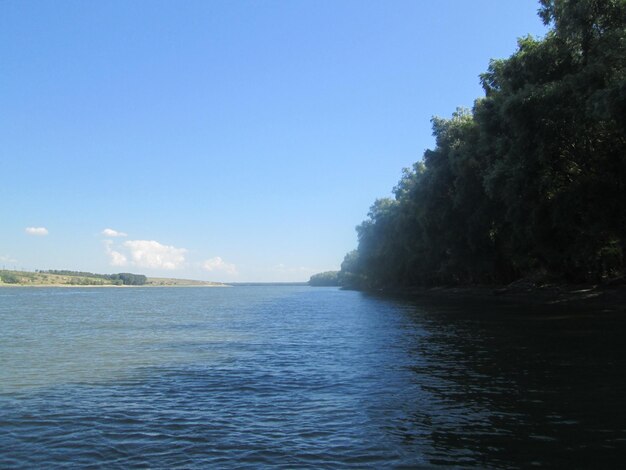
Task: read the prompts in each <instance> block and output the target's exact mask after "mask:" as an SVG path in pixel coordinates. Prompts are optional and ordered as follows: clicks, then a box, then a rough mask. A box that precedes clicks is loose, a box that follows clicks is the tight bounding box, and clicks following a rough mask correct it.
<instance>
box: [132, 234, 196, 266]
mask: <svg viewBox="0 0 626 470" xmlns="http://www.w3.org/2000/svg"><path fill="white" fill-rule="evenodd" d="M124 247H125V248H126V249H127V250H128V251H129V252H130V258H131V260H132V264H133V265H134V266H138V267H141V268H152V269H158V268H160V269H178V268H180V267H182V266H183V264H184V263H185V253H187V250H186V249H185V248H176V247H174V246H168V245H162V244H161V243H159V242H157V241H154V240H129V241H127V242H124Z"/></svg>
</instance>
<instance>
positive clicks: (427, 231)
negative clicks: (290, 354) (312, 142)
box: [339, 0, 626, 288]
mask: <svg viewBox="0 0 626 470" xmlns="http://www.w3.org/2000/svg"><path fill="white" fill-rule="evenodd" d="M539 15H540V17H541V19H542V20H543V21H544V22H545V23H546V24H547V25H550V26H551V29H550V31H549V32H548V33H547V34H546V36H545V37H544V38H542V39H536V38H532V37H524V38H521V39H520V40H519V41H518V49H517V51H516V52H515V53H514V54H513V55H512V56H511V57H509V58H508V59H504V60H492V61H491V63H490V64H489V68H488V70H487V71H486V72H485V73H484V74H482V75H481V77H480V80H481V83H482V85H483V88H484V90H485V96H484V97H482V98H480V99H478V100H477V101H476V102H475V104H474V107H473V109H472V110H462V109H459V110H457V111H456V112H455V113H453V115H452V117H451V118H450V119H442V118H433V120H432V123H433V134H434V136H435V138H436V146H435V148H434V149H432V150H427V151H426V152H425V153H424V157H423V159H422V161H420V162H418V163H416V164H415V165H414V166H413V168H411V169H407V170H405V171H404V173H403V176H402V179H401V180H400V182H399V183H398V185H397V186H396V187H395V188H394V196H395V197H394V199H381V200H378V201H376V202H375V203H374V205H373V206H372V208H371V210H370V212H369V214H368V219H367V220H366V221H364V222H363V223H362V224H361V225H360V226H359V227H357V233H358V239H359V245H358V250H356V251H355V252H352V253H349V254H348V255H346V259H345V260H344V263H343V264H342V270H341V272H340V275H339V278H340V281H341V282H343V283H344V284H346V285H352V286H361V287H374V288H375V287H382V286H387V285H396V286H397V285H417V284H455V283H504V282H509V281H512V280H515V279H517V278H519V277H522V276H526V275H529V274H532V273H536V272H544V273H548V274H550V275H554V276H558V277H561V278H565V279H569V280H576V281H578V280H581V281H582V280H597V279H599V278H602V277H606V276H615V275H619V274H620V273H623V272H624V267H625V258H624V256H625V253H626V210H625V208H624V201H626V150H625V149H626V1H624V0H541V2H540V8H539Z"/></svg>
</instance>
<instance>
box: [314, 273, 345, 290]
mask: <svg viewBox="0 0 626 470" xmlns="http://www.w3.org/2000/svg"><path fill="white" fill-rule="evenodd" d="M338 274H339V271H325V272H323V273H318V274H314V275H313V276H311V278H310V279H309V285H310V286H316V287H321V286H338V285H339V279H338Z"/></svg>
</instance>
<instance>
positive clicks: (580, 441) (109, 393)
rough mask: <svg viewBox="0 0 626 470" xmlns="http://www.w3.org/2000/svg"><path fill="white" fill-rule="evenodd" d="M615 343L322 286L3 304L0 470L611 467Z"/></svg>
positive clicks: (552, 324)
mask: <svg viewBox="0 0 626 470" xmlns="http://www.w3.org/2000/svg"><path fill="white" fill-rule="evenodd" d="M625 330H626V321H625V319H624V318H622V317H621V316H620V315H616V314H611V315H607V314H596V313H593V312H587V313H585V314H581V313H572V312H567V311H555V310H548V311H532V310H531V311H529V310H528V309H520V308H514V307H511V306H501V305H500V306H485V305H484V304H471V303H470V304H468V303H463V304H459V303H448V304H444V303H441V302H439V303H424V302H416V301H410V300H403V299H388V298H377V297H373V296H368V295H364V294H360V293H356V292H344V291H339V290H336V289H333V288H316V289H313V288H308V287H276V286H274V287H237V288H232V289H206V288H186V289H172V288H169V289H168V288H162V289H161V288H154V289H132V288H130V289H63V290H60V289H34V288H33V289H30V288H28V289H27V288H25V289H10V290H9V289H5V290H0V467H2V468H5V467H8V468H19V467H22V468H32V467H33V466H36V467H40V466H46V467H50V466H64V465H67V466H76V465H85V466H90V465H96V466H100V465H101V466H104V467H106V468H115V467H118V468H127V467H129V466H138V467H150V468H207V467H212V466H219V467H224V466H232V467H242V466H244V467H245V466H250V467H259V466H266V465H267V466H283V467H287V468H294V467H297V468H303V467H310V468H319V467H333V468H334V467H337V468H343V467H355V468H362V467H375V468H379V467H394V466H395V467H420V466H425V467H430V466H437V465H443V466H458V467H464V466H467V467H470V466H472V467H480V468H488V467H496V468H497V467H506V468H525V467H528V466H532V465H547V466H552V467H555V466H558V467H597V468H599V467H602V466H605V467H606V466H613V467H614V466H616V465H617V463H618V462H621V460H622V459H623V458H624V457H626V452H625V451H626V424H625V423H626V419H625V418H626V416H625V412H624V411H623V408H624V407H623V406H622V397H624V396H625V395H626V394H625V392H626V378H625V377H624V371H626V343H625V342H624V341H623V338H624V333H625V332H626V331H625Z"/></svg>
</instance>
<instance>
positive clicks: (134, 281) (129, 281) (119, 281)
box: [38, 269, 148, 286]
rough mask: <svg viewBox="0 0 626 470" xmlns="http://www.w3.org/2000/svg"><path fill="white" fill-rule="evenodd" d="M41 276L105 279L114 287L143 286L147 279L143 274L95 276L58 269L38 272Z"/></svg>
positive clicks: (93, 274) (94, 274) (88, 273)
mask: <svg viewBox="0 0 626 470" xmlns="http://www.w3.org/2000/svg"><path fill="white" fill-rule="evenodd" d="M38 272H40V273H43V274H57V275H61V276H77V277H90V278H96V279H105V280H107V281H111V282H112V283H113V284H115V285H124V286H143V285H144V284H145V283H146V282H147V281H148V278H147V277H146V276H144V275H143V274H131V273H118V274H96V273H90V272H84V271H68V270H63V269H61V270H59V269H49V270H47V271H38Z"/></svg>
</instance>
